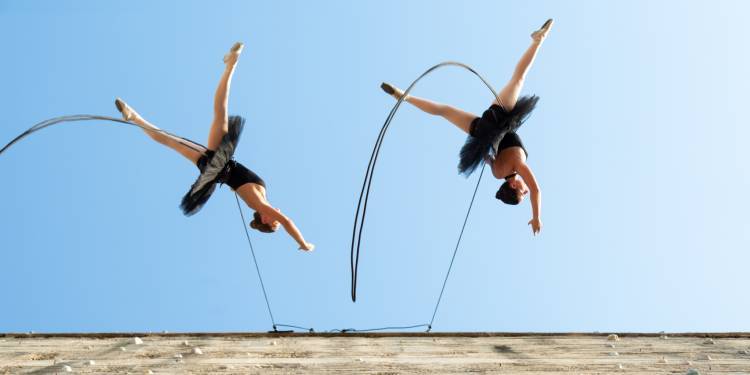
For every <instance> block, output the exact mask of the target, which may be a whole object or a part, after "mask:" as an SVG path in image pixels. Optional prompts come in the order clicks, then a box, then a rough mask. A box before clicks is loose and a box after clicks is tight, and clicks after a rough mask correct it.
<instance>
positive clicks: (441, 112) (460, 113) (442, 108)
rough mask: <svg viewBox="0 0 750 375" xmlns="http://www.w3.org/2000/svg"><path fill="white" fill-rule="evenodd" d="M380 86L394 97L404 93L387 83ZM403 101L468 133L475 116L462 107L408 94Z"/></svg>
mask: <svg viewBox="0 0 750 375" xmlns="http://www.w3.org/2000/svg"><path fill="white" fill-rule="evenodd" d="M380 88H382V89H383V91H385V92H386V93H387V94H389V95H391V96H393V97H394V98H396V99H398V98H400V97H401V96H403V95H404V92H403V91H402V90H401V89H399V88H398V87H395V86H393V85H391V84H388V83H383V84H381V85H380ZM404 101H406V102H407V103H410V104H412V105H414V106H415V107H417V108H419V109H421V110H422V111H424V112H427V113H429V114H431V115H435V116H441V117H443V118H444V119H446V120H448V121H450V122H451V123H453V124H454V125H456V126H457V127H458V128H459V129H461V130H463V131H464V132H466V133H467V134H468V133H469V127H470V126H471V122H472V121H473V120H474V119H475V118H476V117H477V116H476V115H474V114H473V113H469V112H466V111H464V110H462V109H459V108H456V107H453V106H450V105H447V104H442V103H436V102H433V101H430V100H427V99H423V98H418V97H416V96H411V95H409V96H407V97H406V98H405V99H404Z"/></svg>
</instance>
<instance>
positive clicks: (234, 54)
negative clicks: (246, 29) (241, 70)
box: [224, 42, 245, 64]
mask: <svg viewBox="0 0 750 375" xmlns="http://www.w3.org/2000/svg"><path fill="white" fill-rule="evenodd" d="M244 47H245V45H244V44H242V42H237V43H235V44H234V45H232V48H230V49H229V52H228V53H227V54H226V55H224V63H225V64H236V63H237V59H239V58H240V54H241V53H242V49H243V48H244Z"/></svg>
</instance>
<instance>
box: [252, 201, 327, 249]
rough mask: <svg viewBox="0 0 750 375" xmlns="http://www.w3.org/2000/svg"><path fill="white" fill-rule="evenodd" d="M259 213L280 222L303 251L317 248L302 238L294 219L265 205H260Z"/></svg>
mask: <svg viewBox="0 0 750 375" xmlns="http://www.w3.org/2000/svg"><path fill="white" fill-rule="evenodd" d="M258 212H259V213H261V214H263V215H266V216H268V217H270V218H272V219H273V220H276V221H278V222H279V224H281V225H282V226H283V227H284V230H286V232H287V233H289V235H290V236H291V237H292V238H293V239H294V240H295V241H297V244H298V245H299V248H300V249H301V250H305V251H312V250H313V249H314V248H315V245H313V244H311V243H308V242H306V241H305V238H304V237H302V233H301V232H300V231H299V229H297V226H296V225H294V222H293V221H292V219H290V218H288V217H287V216H286V215H284V214H282V213H281V212H279V211H277V210H276V209H275V208H273V207H271V206H270V205H268V204H265V203H263V204H261V205H260V207H259V209H258Z"/></svg>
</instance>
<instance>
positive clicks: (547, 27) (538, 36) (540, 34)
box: [531, 18, 555, 42]
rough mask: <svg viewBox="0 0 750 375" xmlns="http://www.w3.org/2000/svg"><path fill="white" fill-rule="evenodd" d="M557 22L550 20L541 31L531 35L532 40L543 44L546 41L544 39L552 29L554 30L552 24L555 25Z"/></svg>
mask: <svg viewBox="0 0 750 375" xmlns="http://www.w3.org/2000/svg"><path fill="white" fill-rule="evenodd" d="M554 23H555V21H553V20H552V18H550V19H548V20H547V21H546V22H544V24H543V25H542V27H540V28H539V30H536V31H534V32H533V33H531V39H534V41H536V42H541V41H543V40H544V38H546V37H547V34H548V33H549V30H550V28H552V24H554Z"/></svg>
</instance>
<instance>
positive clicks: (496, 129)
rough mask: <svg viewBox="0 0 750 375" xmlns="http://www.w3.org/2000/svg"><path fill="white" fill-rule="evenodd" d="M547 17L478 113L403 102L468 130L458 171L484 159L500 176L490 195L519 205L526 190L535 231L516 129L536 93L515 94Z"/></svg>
mask: <svg viewBox="0 0 750 375" xmlns="http://www.w3.org/2000/svg"><path fill="white" fill-rule="evenodd" d="M552 24H553V21H552V19H549V20H547V22H545V23H544V25H542V27H541V28H540V29H539V30H536V31H534V32H533V33H531V39H532V42H531V46H529V48H528V49H527V50H526V52H525V53H524V54H523V56H522V57H521V60H520V61H519V62H518V65H516V69H515V71H514V72H513V76H512V77H511V79H510V81H509V82H508V83H507V84H506V85H505V87H504V88H503V89H502V90H501V91H500V93H499V94H498V96H497V98H495V100H494V101H493V102H492V105H491V106H490V108H489V109H487V110H486V111H484V113H483V114H482V116H481V117H480V116H476V115H474V114H472V113H469V112H466V111H463V110H461V109H458V108H455V107H452V106H450V105H446V104H441V103H435V102H432V101H430V100H427V99H423V98H418V97H416V96H411V95H409V96H407V97H406V98H404V100H405V101H406V102H409V103H411V104H413V105H414V106H415V107H417V108H419V109H421V110H422V111H424V112H427V113H429V114H431V115H436V116H441V117H443V118H445V119H446V120H448V121H450V122H451V123H453V124H454V125H456V126H457V127H458V128H459V129H461V130H463V131H464V132H466V133H468V134H469V136H468V137H467V139H466V143H465V144H464V145H463V147H462V148H461V153H460V161H459V165H458V169H459V172H460V173H462V174H465V175H469V174H471V173H472V172H473V171H474V170H475V169H476V168H477V167H478V166H479V164H480V163H481V162H482V161H484V162H486V163H487V164H490V166H491V167H492V175H493V176H495V178H497V179H502V180H504V182H503V184H502V185H501V186H500V188H499V189H498V191H497V193H496V194H495V197H496V198H497V199H499V200H501V201H503V202H504V203H506V204H512V205H516V204H519V203H520V202H521V201H522V200H523V198H524V197H525V196H526V195H527V194H530V195H531V208H532V215H533V216H532V219H531V220H530V221H529V225H531V230H532V232H533V233H534V234H537V233H539V231H540V230H541V229H542V220H541V216H540V214H541V200H542V198H541V192H540V190H539V185H538V184H537V181H536V178H535V177H534V173H533V172H532V171H531V168H530V167H529V166H528V164H526V158H527V156H528V153H527V152H526V149H525V148H524V146H523V143H522V142H521V137H519V136H518V134H517V133H516V130H518V128H519V127H521V124H523V122H524V121H525V120H526V117H528V115H529V114H530V113H531V111H532V110H533V109H534V107H535V106H536V103H537V101H538V100H539V97H537V96H535V95H534V96H523V97H520V98H519V94H520V92H521V88H522V87H523V84H524V80H525V78H526V73H528V71H529V68H530V67H531V64H532V63H533V62H534V58H535V57H536V54H537V52H538V51H539V47H541V45H542V42H543V41H544V39H545V38H546V37H547V34H548V33H549V30H550V28H551V27H552ZM380 87H381V88H382V89H383V91H385V92H386V93H388V94H390V95H392V96H393V97H394V98H396V99H399V98H401V97H402V96H403V94H404V92H403V90H401V89H399V88H397V87H395V86H393V85H391V84H388V83H383V84H382V85H381V86H380Z"/></svg>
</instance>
